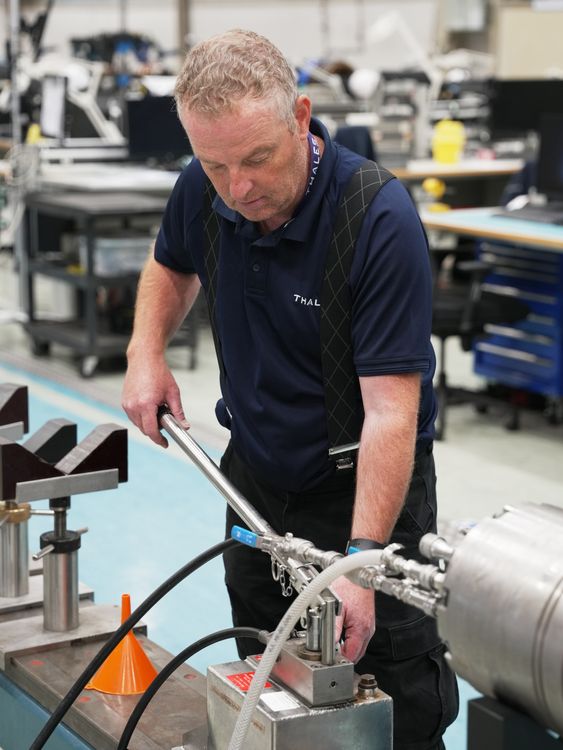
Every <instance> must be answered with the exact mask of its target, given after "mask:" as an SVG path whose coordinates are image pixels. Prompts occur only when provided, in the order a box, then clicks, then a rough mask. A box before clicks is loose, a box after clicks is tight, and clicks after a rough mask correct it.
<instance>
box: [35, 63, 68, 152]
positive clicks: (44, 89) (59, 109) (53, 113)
mask: <svg viewBox="0 0 563 750" xmlns="http://www.w3.org/2000/svg"><path fill="white" fill-rule="evenodd" d="M66 89H67V79H66V77H65V76H57V75H46V76H44V78H43V80H42V81H41V111H40V113H39V127H40V129H41V135H43V136H45V137H46V138H56V139H57V140H59V141H62V140H63V139H64V137H65V135H66V132H65V130H66V106H65V101H66Z"/></svg>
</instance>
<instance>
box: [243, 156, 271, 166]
mask: <svg viewBox="0 0 563 750" xmlns="http://www.w3.org/2000/svg"><path fill="white" fill-rule="evenodd" d="M267 161H268V157H267V156H258V157H256V158H255V159H248V161H247V162H246V163H247V164H248V165H249V166H251V167H257V166H259V165H260V164H265V163H266V162H267Z"/></svg>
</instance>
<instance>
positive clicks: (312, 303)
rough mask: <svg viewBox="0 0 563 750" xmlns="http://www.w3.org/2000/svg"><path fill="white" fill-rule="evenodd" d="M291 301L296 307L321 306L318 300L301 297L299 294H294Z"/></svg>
mask: <svg viewBox="0 0 563 750" xmlns="http://www.w3.org/2000/svg"><path fill="white" fill-rule="evenodd" d="M293 301H294V302H295V303H296V304H298V305H308V306H309V307H320V306H321V305H320V302H319V300H318V299H317V298H316V297H315V298H311V297H302V296H301V295H300V294H294V295H293Z"/></svg>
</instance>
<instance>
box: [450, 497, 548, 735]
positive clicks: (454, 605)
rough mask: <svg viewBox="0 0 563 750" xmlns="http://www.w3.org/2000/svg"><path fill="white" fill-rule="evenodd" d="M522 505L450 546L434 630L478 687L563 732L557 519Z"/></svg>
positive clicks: (458, 666)
mask: <svg viewBox="0 0 563 750" xmlns="http://www.w3.org/2000/svg"><path fill="white" fill-rule="evenodd" d="M558 516H559V512H558V511H557V509H552V510H549V506H539V508H538V507H535V506H533V505H527V506H524V507H522V508H520V509H507V510H505V512H504V513H503V514H502V515H501V516H499V517H497V518H490V519H486V520H484V521H481V522H479V523H478V524H477V525H476V526H475V527H474V528H473V529H471V531H469V533H468V534H467V535H466V536H465V537H463V539H462V540H461V541H460V542H459V544H458V545H457V546H456V549H455V552H454V554H453V556H452V558H451V560H450V562H449V565H448V569H447V572H446V577H445V588H446V590H447V592H448V595H447V600H446V606H445V607H444V608H443V609H441V610H440V611H439V612H438V615H437V620H438V630H439V632H440V635H441V637H442V638H443V639H444V640H445V641H446V643H447V644H448V647H449V651H450V653H451V666H452V667H453V669H455V671H456V672H457V673H458V674H459V675H461V676H462V677H464V678H465V679H467V680H468V681H469V682H470V683H471V684H472V685H474V686H475V687H476V688H477V689H478V690H480V691H481V692H483V693H484V694H485V695H489V696H491V697H494V698H498V699H499V700H503V701H505V702H508V703H510V704H513V705H515V706H518V707H519V708H521V709H522V710H523V711H524V712H526V713H528V714H530V715H531V716H533V717H534V718H535V719H536V720H537V721H538V722H539V723H540V724H542V725H543V726H545V727H548V728H550V729H553V730H556V731H557V732H559V733H562V732H563V680H562V679H561V675H562V674H563V648H562V647H561V644H562V633H563V552H562V551H563V524H561V523H559V522H558V521H557V519H558Z"/></svg>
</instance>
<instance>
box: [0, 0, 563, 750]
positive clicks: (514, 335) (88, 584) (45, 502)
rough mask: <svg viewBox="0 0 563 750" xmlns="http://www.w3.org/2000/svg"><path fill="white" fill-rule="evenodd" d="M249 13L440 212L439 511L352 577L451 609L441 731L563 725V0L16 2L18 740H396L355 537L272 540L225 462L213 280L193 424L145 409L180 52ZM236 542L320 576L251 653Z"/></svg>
mask: <svg viewBox="0 0 563 750" xmlns="http://www.w3.org/2000/svg"><path fill="white" fill-rule="evenodd" d="M233 28H242V29H249V30H252V31H255V32H258V33H259V34H262V35H264V36H266V37H267V38H268V39H270V40H271V41H272V42H273V43H274V44H275V45H276V46H277V47H279V49H280V50H281V51H282V53H283V54H284V55H285V56H286V58H287V60H288V62H289V63H290V65H291V66H292V67H293V69H294V72H295V76H296V81H297V86H298V90H299V93H300V94H304V95H306V96H308V97H309V98H310V100H311V102H312V112H313V115H314V117H315V118H318V119H319V120H320V121H321V122H322V123H323V125H324V126H325V127H326V128H327V130H328V133H329V134H330V137H331V138H332V139H333V140H334V141H335V142H336V143H339V144H341V145H343V146H346V147H347V148H349V149H351V150H352V151H354V152H356V153H357V154H360V155H361V156H363V157H365V158H366V159H369V160H372V161H375V162H377V164H378V165H380V166H381V167H384V168H385V169H386V170H388V171H389V172H390V173H391V174H392V175H393V176H394V177H395V178H396V179H397V180H399V181H401V182H402V184H403V185H404V186H405V188H406V189H407V191H408V193H409V194H410V196H411V198H412V200H413V202H414V204H415V206H416V209H417V211H418V214H419V216H420V219H421V222H422V225H423V227H424V230H425V233H426V236H427V239H428V248H429V257H430V265H431V269H432V275H433V278H432V285H433V299H432V344H433V347H434V351H435V353H436V373H435V376H434V389H435V393H436V397H437V403H438V407H439V411H438V416H437V419H436V437H435V440H434V456H435V461H436V472H437V494H438V518H437V527H438V533H437V534H427V535H426V536H425V537H423V541H422V542H421V554H422V556H423V558H424V562H421V561H420V560H419V559H417V560H414V559H413V560H408V559H407V558H406V557H403V556H401V554H400V551H399V550H397V549H391V548H390V547H386V548H384V549H383V551H381V550H378V551H376V552H374V553H373V554H372V553H369V552H360V555H362V554H363V555H366V556H367V557H364V558H360V559H364V560H366V562H365V563H363V565H362V566H360V564H359V563H356V568H355V569H354V570H355V571H356V572H355V575H356V576H357V578H356V580H360V579H361V582H362V585H364V586H365V587H366V588H370V587H371V588H372V589H374V590H375V591H383V592H385V593H386V594H388V595H389V596H392V597H396V598H397V599H400V600H401V601H405V602H408V603H409V604H411V605H412V606H413V607H416V608H418V609H419V610H420V611H421V612H423V613H424V614H426V615H429V616H431V617H433V618H434V619H435V620H436V623H437V627H438V632H439V634H440V637H441V639H442V640H443V641H444V643H445V644H446V648H447V652H448V662H449V664H450V666H451V667H452V669H453V670H454V671H455V673H456V675H457V681H458V687H459V694H460V710H459V714H458V717H457V719H456V720H455V722H454V723H453V724H452V725H451V726H450V727H449V728H448V729H447V731H446V732H445V734H444V738H443V740H444V745H445V747H446V748H447V750H532V749H533V750H558V749H559V750H560V749H561V748H562V747H563V744H562V742H563V739H562V738H563V679H562V674H563V639H562V637H561V633H562V632H563V44H562V39H563V2H562V0H389V1H388V2H380V1H379V0H283V2H282V1H281V0H160V2H158V3H155V2H151V1H150V0H97V1H96V2H94V0H2V2H0V750H38V749H39V748H40V747H46V748H47V749H48V750H70V749H73V750H116V748H121V749H123V748H130V750H172V748H174V750H199V749H201V750H204V749H205V748H209V749H210V750H212V749H213V750H227V749H229V750H234V748H237V747H241V748H248V750H290V749H291V750H309V749H312V748H315V747H318V748H327V749H328V750H338V748H342V749H343V750H346V749H347V748H349V749H350V750H352V749H354V750H368V748H369V749H370V750H392V747H393V740H392V730H391V719H390V716H391V715H392V708H391V707H392V698H393V696H389V695H387V694H386V693H385V692H384V691H382V690H381V689H380V688H379V687H378V683H377V674H374V675H371V674H369V675H356V674H355V673H354V671H353V665H352V664H351V663H347V662H346V660H345V659H342V658H341V657H340V655H339V651H338V648H337V647H335V645H334V617H335V608H337V603H336V604H335V599H334V597H332V596H331V594H330V591H329V586H330V582H331V580H333V579H334V577H335V575H336V574H334V573H333V575H332V576H331V572H332V571H333V569H334V568H335V566H336V568H337V569H338V571H340V570H343V567H339V566H344V565H346V564H348V568H349V569H350V571H351V570H352V568H351V567H350V566H351V565H352V562H353V560H354V558H355V555H348V556H346V557H343V556H342V555H336V556H334V555H332V556H331V555H330V554H328V553H330V550H318V549H316V548H314V547H313V545H312V543H310V542H309V540H303V539H294V538H292V537H291V535H289V537H288V536H287V535H286V536H278V534H277V530H276V529H273V530H272V529H271V528H270V527H269V526H268V524H265V523H264V521H263V519H261V518H260V515H259V514H256V513H254V511H253V508H252V506H250V507H249V506H248V504H247V502H246V499H245V498H244V497H243V496H241V494H240V493H238V492H237V491H236V490H235V489H234V488H233V486H232V485H231V484H230V483H229V481H228V480H226V479H225V477H224V476H223V475H222V473H221V471H220V470H219V468H218V465H219V461H220V458H221V455H222V453H223V451H224V450H225V447H226V445H227V443H228V440H229V432H228V430H226V429H225V428H224V427H222V426H221V425H220V424H219V423H218V421H217V419H216V416H215V405H216V402H217V400H218V399H219V398H220V395H221V393H220V371H219V365H218V364H217V358H216V352H215V346H214V340H213V331H212V327H211V326H210V322H209V312H208V307H207V305H206V302H205V299H204V295H203V294H200V295H199V297H198V298H197V300H196V302H195V304H194V305H193V307H192V309H191V310H190V312H189V314H188V315H187V317H186V318H185V320H184V321H183V322H182V324H181V326H180V327H179V329H178V331H177V332H176V334H175V335H174V337H173V338H172V340H171V341H170V343H169V346H168V350H167V360H168V363H169V365H170V367H171V370H172V372H173V375H174V377H175V378H176V380H177V382H178V384H179V386H180V389H181V392H182V397H183V402H184V406H185V410H186V416H187V419H188V420H189V423H190V428H189V430H186V429H185V428H184V427H183V426H182V425H181V424H179V423H178V421H177V420H176V419H175V418H174V417H173V416H172V415H171V414H170V412H169V411H166V409H163V410H162V412H161V414H160V426H161V430H162V434H163V435H165V436H166V438H167V440H168V442H169V447H168V449H167V450H163V449H162V448H161V447H159V446H157V445H155V444H154V443H153V442H151V441H150V440H149V439H148V438H147V437H146V436H144V435H142V434H141V432H140V431H139V430H138V429H137V428H136V427H135V426H134V425H132V424H131V422H129V420H128V418H127V416H126V414H125V413H124V411H123V409H122V406H121V393H122V387H123V381H124V377H125V371H126V349H127V345H128V342H129V339H130V336H131V333H132V327H133V318H134V312H135V298H136V289H137V284H138V281H139V276H140V273H141V270H142V269H143V266H144V264H145V262H146V259H147V255H148V253H149V252H150V250H151V247H152V245H153V242H154V240H155V237H156V235H157V232H158V228H159V225H160V221H161V219H162V216H163V213H164V210H165V207H166V203H167V199H168V196H169V195H170V193H171V191H172V189H173V187H174V185H175V183H176V180H177V179H178V176H179V175H180V173H181V172H182V170H183V169H184V168H186V167H187V165H188V164H189V163H190V161H191V159H192V158H193V152H192V148H191V145H190V143H189V140H188V138H187V136H186V133H185V131H184V129H183V127H182V125H181V123H180V121H179V119H178V114H177V112H176V108H175V104H174V85H175V80H176V76H177V75H178V73H179V71H180V68H181V65H182V62H183V59H184V57H185V55H186V53H187V52H188V50H190V49H191V48H192V47H193V46H194V45H195V44H197V43H198V42H200V41H201V40H204V39H207V38H209V37H211V36H213V35H216V34H220V33H222V32H225V31H227V30H229V29H233ZM307 302H309V304H315V301H314V300H305V302H304V303H303V304H306V303H307ZM240 356H241V357H244V356H245V352H243V351H241V352H240ZM227 504H229V505H231V507H233V508H234V509H235V510H237V512H238V514H239V515H240V516H241V517H242V518H244V520H245V522H246V523H245V528H244V529H242V528H237V529H234V530H233V531H232V536H233V539H234V540H235V541H230V542H224V538H225V521H224V518H225V508H226V505H227ZM227 544H232V545H234V544H247V545H251V546H256V547H258V548H259V549H260V550H261V553H262V554H265V555H270V557H271V566H272V576H273V577H274V578H275V579H276V580H279V585H280V586H281V587H282V589H284V590H287V591H286V593H293V595H295V594H298V599H297V600H296V599H294V601H300V602H301V601H302V602H303V603H302V605H301V609H300V610H298V609H296V610H295V613H294V617H293V619H292V620H291V622H289V624H287V623H286V627H285V628H282V626H281V625H280V627H279V628H278V630H276V631H275V636H273V637H271V638H270V640H268V645H267V648H266V651H265V652H264V655H263V656H262V657H260V656H259V657H258V658H255V659H253V658H252V657H249V658H248V659H247V660H243V661H241V660H239V656H238V654H237V651H236V646H235V641H234V636H235V635H236V633H234V632H233V631H232V623H231V611H230V604H229V600H228V597H227V593H226V590H225V586H224V580H223V579H224V571H223V567H222V562H221V555H222V552H223V551H224V549H225V545H227ZM370 554H371V555H372V557H371V558H370V557H369V555H370ZM376 558H377V559H376ZM339 574H341V573H339ZM319 581H321V583H322V585H321V583H319ZM290 602H291V599H290V598H289V597H288V606H289V603H290ZM291 606H292V607H293V606H294V605H293V604H291ZM282 624H283V621H282ZM262 648H264V646H263V647H262ZM335 649H336V651H335ZM397 658H400V655H399V656H398V657H397ZM254 678H255V679H254ZM259 678H260V680H261V682H259ZM413 750H416V749H415V748H413Z"/></svg>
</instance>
